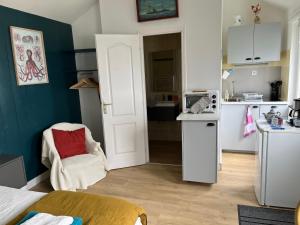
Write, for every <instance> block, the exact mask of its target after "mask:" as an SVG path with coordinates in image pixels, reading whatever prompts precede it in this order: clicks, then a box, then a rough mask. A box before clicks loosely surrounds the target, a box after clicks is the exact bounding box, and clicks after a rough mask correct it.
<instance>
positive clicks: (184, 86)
mask: <svg viewBox="0 0 300 225" xmlns="http://www.w3.org/2000/svg"><path fill="white" fill-rule="evenodd" d="M173 33H180V34H181V82H182V84H181V86H182V87H181V88H182V90H181V91H182V94H183V93H184V92H185V91H186V89H187V73H186V72H187V69H186V66H187V57H186V29H185V27H184V26H183V27H176V28H161V29H153V30H149V31H140V32H139V33H138V34H139V36H140V47H141V57H142V58H141V65H142V74H143V76H142V79H143V96H144V109H145V112H144V116H145V134H144V135H145V142H146V154H145V155H146V163H149V162H150V152H149V135H148V115H147V93H146V71H145V63H146V62H145V55H144V37H146V36H154V35H164V34H173ZM182 97H183V95H182ZM182 102H183V101H182Z"/></svg>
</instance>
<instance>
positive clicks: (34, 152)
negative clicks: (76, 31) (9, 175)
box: [0, 6, 81, 180]
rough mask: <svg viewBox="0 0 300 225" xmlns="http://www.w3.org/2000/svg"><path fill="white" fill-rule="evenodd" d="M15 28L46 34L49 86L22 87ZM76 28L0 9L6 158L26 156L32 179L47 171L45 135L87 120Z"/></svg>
mask: <svg viewBox="0 0 300 225" xmlns="http://www.w3.org/2000/svg"><path fill="white" fill-rule="evenodd" d="M10 26H17V27H23V28H29V29H35V30H40V31H43V34H44V42H45V52H46V58H47V66H48V73H49V84H41V85H31V86H17V82H16V76H15V70H14V63H13V56H12V48H11V42H10V32H9V27H10ZM73 50H74V46H73V37H72V28H71V25H68V24H64V23H60V22H56V21H53V20H50V19H46V18H42V17H39V16H34V15H31V14H27V13H24V12H21V11H17V10H13V9H9V8H6V7H2V6H0V154H17V155H23V156H24V161H25V167H26V174H27V179H28V180H30V179H32V178H34V177H36V176H38V175H39V174H41V173H42V172H44V171H45V170H46V169H45V167H43V166H42V164H41V163H40V161H41V159H40V158H41V142H42V132H43V130H44V129H46V128H48V127H49V126H51V125H52V124H54V123H58V122H63V121H64V122H81V115H80V105H79V96H78V93H77V92H76V91H73V90H69V89H68V88H69V86H71V85H72V84H74V83H75V82H76V81H77V78H76V72H75V70H76V68H75V58H74V54H72V53H71V52H72V51H73Z"/></svg>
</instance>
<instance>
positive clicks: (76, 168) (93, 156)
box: [42, 123, 107, 191]
mask: <svg viewBox="0 0 300 225" xmlns="http://www.w3.org/2000/svg"><path fill="white" fill-rule="evenodd" d="M83 127H84V128H85V138H86V141H85V142H86V143H85V144H86V149H87V151H88V154H84V155H77V156H72V157H69V158H65V159H61V158H60V156H59V154H58V151H57V149H56V147H55V143H54V139H53V135H52V129H57V130H66V131H73V130H77V129H80V128H83ZM42 163H43V164H44V165H45V166H46V167H47V168H49V169H50V181H51V184H52V186H53V188H54V190H69V191H76V189H87V187H88V186H90V185H93V184H95V183H96V182H97V181H99V180H101V179H103V178H104V177H105V176H106V171H107V163H106V157H105V155H104V153H103V151H102V149H101V147H100V143H99V142H96V141H94V140H93V138H92V135H91V132H90V130H89V129H88V128H87V127H86V126H84V125H82V124H71V123H58V124H55V125H53V126H52V127H50V128H49V129H47V130H45V131H44V133H43V144H42Z"/></svg>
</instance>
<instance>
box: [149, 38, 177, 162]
mask: <svg viewBox="0 0 300 225" xmlns="http://www.w3.org/2000/svg"><path fill="white" fill-rule="evenodd" d="M143 44H144V62H145V81H146V96H147V98H146V100H147V115H148V140H149V162H150V163H160V164H173V165H181V164H182V147H181V146H182V143H181V142H182V141H181V140H182V138H181V124H180V122H179V121H176V117H177V116H178V115H179V114H180V112H181V111H182V38H181V33H170V34H160V35H151V36H144V37H143Z"/></svg>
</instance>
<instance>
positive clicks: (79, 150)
mask: <svg viewBox="0 0 300 225" xmlns="http://www.w3.org/2000/svg"><path fill="white" fill-rule="evenodd" d="M52 135H53V139H54V143H55V147H56V149H57V151H58V153H59V155H60V158H61V159H64V158H68V157H71V156H75V155H82V154H87V151H86V146H85V128H81V129H78V130H74V131H64V130H56V129H52Z"/></svg>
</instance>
